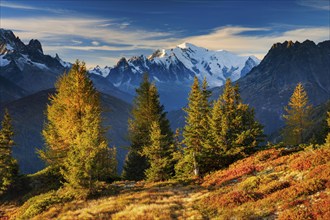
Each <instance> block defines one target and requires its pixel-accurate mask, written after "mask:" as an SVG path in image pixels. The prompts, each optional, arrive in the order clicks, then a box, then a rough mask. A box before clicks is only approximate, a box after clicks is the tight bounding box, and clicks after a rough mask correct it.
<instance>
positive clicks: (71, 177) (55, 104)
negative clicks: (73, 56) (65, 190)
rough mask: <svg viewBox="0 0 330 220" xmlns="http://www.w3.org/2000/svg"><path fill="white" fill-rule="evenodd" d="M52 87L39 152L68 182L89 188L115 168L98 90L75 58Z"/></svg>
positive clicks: (112, 173) (75, 185)
mask: <svg viewBox="0 0 330 220" xmlns="http://www.w3.org/2000/svg"><path fill="white" fill-rule="evenodd" d="M55 87H56V94H55V95H52V96H51V97H50V104H49V105H48V106H47V111H46V116H47V121H46V124H45V127H44V130H43V133H42V134H43V136H44V139H45V142H46V149H45V150H44V151H40V152H39V153H40V155H41V157H42V158H43V159H44V160H45V161H46V162H48V164H49V165H50V166H52V167H53V168H56V167H57V168H60V173H61V174H62V175H63V177H64V179H65V181H66V182H67V184H68V185H69V186H71V187H73V188H87V189H90V190H92V188H93V184H94V183H95V181H96V180H104V179H106V178H107V177H110V176H112V175H114V174H115V171H116V167H113V166H114V165H115V164H116V162H115V155H114V154H115V150H113V149H109V148H108V142H107V140H106V138H105V129H104V128H103V127H102V125H101V106H100V97H99V93H98V92H97V91H96V89H95V88H94V86H93V83H92V81H91V80H90V79H89V77H88V73H87V71H86V67H85V64H84V63H80V62H79V61H76V63H75V64H74V65H73V66H72V69H71V70H70V72H69V73H68V74H64V75H62V76H61V77H60V79H59V80H58V81H57V83H56V85H55Z"/></svg>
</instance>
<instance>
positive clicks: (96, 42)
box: [92, 41, 100, 46]
mask: <svg viewBox="0 0 330 220" xmlns="http://www.w3.org/2000/svg"><path fill="white" fill-rule="evenodd" d="M92 44H93V45H94V46H99V45H100V42H98V41H92Z"/></svg>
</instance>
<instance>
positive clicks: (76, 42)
mask: <svg viewBox="0 0 330 220" xmlns="http://www.w3.org/2000/svg"><path fill="white" fill-rule="evenodd" d="M71 42H72V43H74V44H82V43H83V42H82V41H81V40H74V39H73V40H71Z"/></svg>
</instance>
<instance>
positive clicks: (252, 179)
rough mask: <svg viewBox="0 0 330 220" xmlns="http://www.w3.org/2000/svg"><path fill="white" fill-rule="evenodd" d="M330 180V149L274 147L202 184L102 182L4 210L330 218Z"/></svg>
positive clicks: (29, 215) (50, 215)
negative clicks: (75, 194) (88, 191)
mask: <svg viewBox="0 0 330 220" xmlns="http://www.w3.org/2000/svg"><path fill="white" fill-rule="evenodd" d="M304 161H306V164H304V163H303V162H304ZM329 176H330V149H327V148H320V149H315V150H313V149H306V150H304V151H299V152H293V153H290V152H288V150H286V149H268V150H264V151H261V152H257V153H256V154H254V155H252V156H250V157H248V158H245V159H243V160H240V161H237V162H236V163H234V164H232V165H231V166H230V167H229V168H228V169H224V170H220V171H217V172H214V173H212V174H210V175H208V176H206V177H205V178H204V179H202V180H201V179H191V180H186V181H182V180H170V181H165V182H156V183H150V182H144V181H141V182H128V181H119V182H114V183H112V184H106V183H103V184H101V183H100V186H99V187H100V190H99V192H98V193H97V194H96V195H94V196H92V197H90V198H87V199H82V200H79V199H72V197H68V196H69V195H70V194H69V193H68V192H67V191H66V189H65V188H63V187H61V188H60V190H57V191H56V190H54V189H51V188H50V191H48V192H43V191H38V192H41V194H40V195H39V196H34V197H32V198H31V199H28V200H27V201H25V202H24V204H23V205H18V206H15V205H13V204H7V205H2V206H1V208H2V209H4V210H6V214H7V215H11V216H12V217H13V218H12V219H15V218H17V217H21V218H22V217H23V218H25V219H233V218H234V219H260V218H266V219H267V218H269V219H330V211H329V206H330V190H329V186H330V181H329ZM37 177H38V179H43V177H42V175H37ZM34 183H35V181H34Z"/></svg>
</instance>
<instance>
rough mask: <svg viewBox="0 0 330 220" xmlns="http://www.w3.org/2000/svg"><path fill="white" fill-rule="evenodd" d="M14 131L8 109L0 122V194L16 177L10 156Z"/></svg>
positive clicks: (15, 168) (16, 167) (14, 165)
mask: <svg viewBox="0 0 330 220" xmlns="http://www.w3.org/2000/svg"><path fill="white" fill-rule="evenodd" d="M13 136H14V131H13V128H12V124H11V118H10V115H9V112H8V109H5V114H4V117H3V120H2V122H1V130H0V194H1V192H3V191H5V190H7V189H8V188H10V186H11V185H12V184H13V182H14V180H15V177H16V176H17V175H18V164H17V161H16V160H15V159H14V158H13V156H12V151H13V149H12V148H13V146H14V145H15V143H14V141H13Z"/></svg>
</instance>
